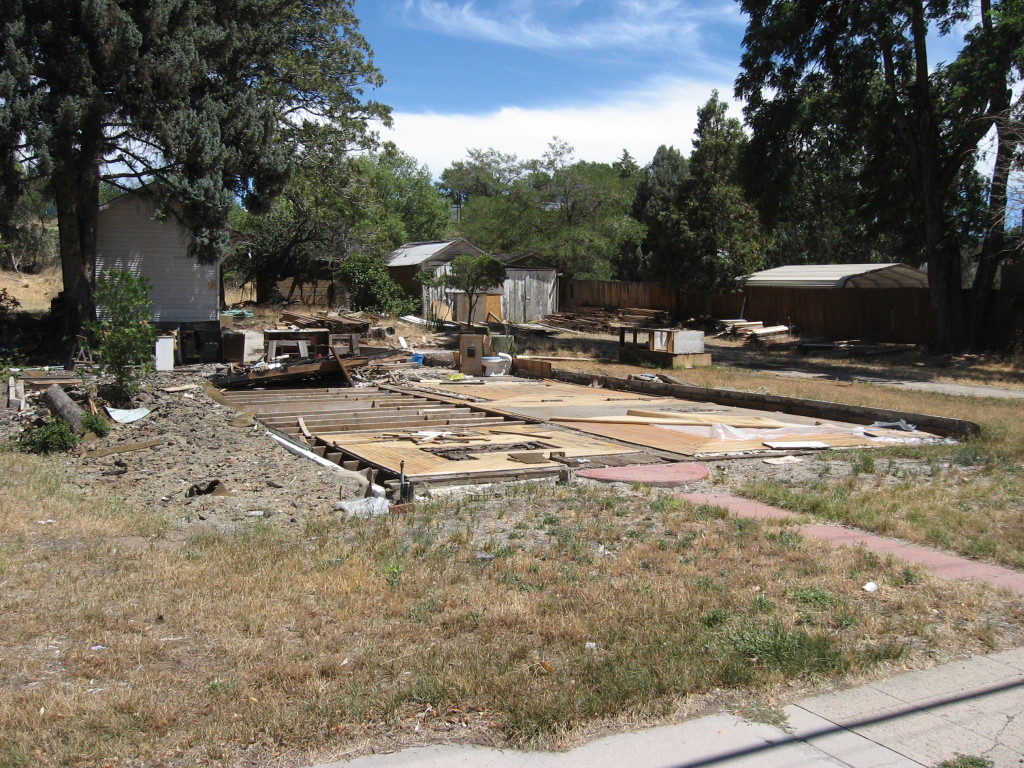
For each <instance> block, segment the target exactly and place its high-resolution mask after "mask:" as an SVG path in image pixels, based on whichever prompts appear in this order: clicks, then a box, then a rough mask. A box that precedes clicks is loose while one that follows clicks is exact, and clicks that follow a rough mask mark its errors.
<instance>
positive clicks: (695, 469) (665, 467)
mask: <svg viewBox="0 0 1024 768" xmlns="http://www.w3.org/2000/svg"><path fill="white" fill-rule="evenodd" d="M576 474H577V476H579V477H586V478H589V479H591V480H600V481H601V482H605V483H643V484H644V485H653V486H656V487H658V488H675V487H677V486H680V485H686V484H687V483H696V482H698V481H700V480H705V479H707V476H708V468H707V467H706V466H704V465H703V464H647V465H638V466H632V467H606V468H604V469H584V470H580V471H578V472H576Z"/></svg>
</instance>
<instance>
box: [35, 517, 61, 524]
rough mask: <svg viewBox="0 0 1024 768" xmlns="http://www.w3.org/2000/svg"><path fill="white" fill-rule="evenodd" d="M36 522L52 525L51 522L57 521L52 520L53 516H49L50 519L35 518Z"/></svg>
mask: <svg viewBox="0 0 1024 768" xmlns="http://www.w3.org/2000/svg"><path fill="white" fill-rule="evenodd" d="M36 522H37V523H38V524H39V525H53V524H54V523H56V522H57V521H56V520H54V519H53V518H52V517H51V518H50V519H48V520H36Z"/></svg>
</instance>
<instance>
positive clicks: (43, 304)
mask: <svg viewBox="0 0 1024 768" xmlns="http://www.w3.org/2000/svg"><path fill="white" fill-rule="evenodd" d="M63 285H64V281H63V279H62V278H61V274H60V267H57V266H55V267H50V268H48V269H46V270H44V271H43V272H40V273H39V274H38V275H22V274H18V273H17V272H8V271H6V270H0V288H6V289H7V292H8V293H9V294H10V295H11V296H13V297H14V298H16V299H17V300H18V301H19V302H20V303H21V306H20V307H19V309H20V310H21V311H24V312H49V311H50V301H51V300H52V299H54V298H56V296H57V294H58V293H60V291H61V288H62V287H63Z"/></svg>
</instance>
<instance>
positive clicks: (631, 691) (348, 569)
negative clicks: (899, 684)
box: [0, 452, 1024, 768]
mask: <svg viewBox="0 0 1024 768" xmlns="http://www.w3.org/2000/svg"><path fill="white" fill-rule="evenodd" d="M57 466H58V464H57V463H56V462H55V460H52V459H43V458H38V457H32V456H24V455H17V454H13V453H9V452H8V453H2V454H0V477H2V478H3V481H2V484H3V493H2V495H0V582H2V586H3V590H2V592H0V644H2V650H0V690H2V691H3V696H0V765H4V766H12V767H14V766H19V767H20V766H24V767H25V768H27V767H28V766H114V765H118V766H120V765H128V766H151V765H170V766H178V765H180V766H186V765H189V766H191V765H225V766H235V765H238V766H241V765H255V764H259V765H267V764H281V765H297V764H302V763H308V762H311V761H312V758H313V757H314V756H329V755H332V754H333V755H336V754H356V753H359V752H361V751H365V750H366V749H367V748H368V747H369V746H370V745H374V746H375V747H376V748H382V747H386V746H394V745H398V744H402V743H410V742H416V741H446V740H461V741H471V742H479V743H488V744H501V745H506V746H541V745H542V746H547V747H556V748H557V747H560V746H567V745H569V744H571V743H572V742H573V741H574V740H578V739H580V738H582V737H584V736H586V735H588V734H593V733H596V732H600V731H602V730H607V729H609V728H620V727H628V726H635V725H637V724H648V723H655V722H668V721H671V720H673V719H679V718H680V717H685V716H692V715H695V714H698V713H701V712H705V711H710V710H713V709H721V708H732V709H738V710H740V711H744V708H745V707H750V708H751V709H750V711H764V708H765V706H766V705H767V706H768V707H769V708H770V707H771V706H773V705H774V704H775V703H776V702H781V701H784V700H786V698H787V697H792V696H795V695H798V694H799V693H801V692H806V691H809V690H813V689H815V688H817V687H820V686H827V685H832V684H836V683H838V682H840V681H842V680H852V679H856V678H858V677H860V676H863V675H871V674H878V673H879V672H884V671H886V670H893V669H900V668H905V667H907V666H915V665H922V664H924V665H926V664H930V663H932V662H934V661H937V660H943V659H947V658H950V657H952V656H955V655H958V654H963V653H976V652H984V651H986V650H990V649H995V648H1001V647H1006V646H1008V645H1013V644H1016V643H1018V642H1019V641H1020V638H1021V636H1022V625H1024V614H1022V611H1021V609H1020V607H1019V600H1015V599H1012V598H1010V597H1009V596H1005V595H1000V594H998V593H996V592H995V591H993V590H990V589H987V588H983V587H980V586H978V585H964V584H952V583H948V582H937V581H934V580H932V579H931V578H929V577H928V576H927V575H926V574H924V573H923V572H921V571H920V570H918V569H916V568H913V567H908V566H906V565H905V564H903V563H899V562H892V561H887V560H882V559H880V558H878V557H876V556H874V555H871V554H870V553H867V552H864V551H862V550H856V549H855V550H838V551H833V550H830V549H828V548H827V547H826V546H824V545H821V544H819V543H817V542H813V541H805V540H803V539H802V538H801V537H800V536H799V535H798V534H796V533H795V531H793V530H792V529H791V528H787V527H785V526H779V525H774V524H762V523H759V522H756V521H751V520H740V519H732V518H728V517H726V516H725V515H724V513H723V512H722V511H721V510H718V509H715V508H707V507H693V506H691V505H688V504H685V503H682V502H681V501H679V500H678V499H677V498H675V497H674V496H672V495H671V494H668V493H662V492H658V491H650V490H647V489H642V488H635V489H632V490H631V491H630V492H628V493H618V494H617V493H615V492H614V491H613V490H612V488H611V487H609V486H600V485H584V484H579V485H569V486H559V485H553V484H536V483H523V484H512V485H508V486H506V487H504V488H500V489H490V490H483V491H479V492H477V493H476V494H475V495H470V496H459V497H455V496H452V497H445V498H440V499H437V500H434V501H430V502H426V503H422V504H419V505H418V506H417V508H416V510H415V512H413V513H410V514H408V515H406V516H403V517H394V518H390V519H378V520H365V521H355V522H342V521H339V520H338V519H336V518H326V517H325V518H323V519H321V520H318V521H313V522H310V523H307V524H306V526H305V528H304V530H300V531H295V532H290V531H289V530H288V529H280V528H278V529H273V528H270V527H269V526H261V525H258V524H257V525H256V526H255V527H251V528H248V529H247V530H245V531H240V532H238V533H234V534H232V533H220V534H200V535H195V536H192V537H191V538H189V539H187V540H185V541H178V540H176V539H172V538H169V537H168V536H167V533H168V525H167V523H166V522H165V521H164V520H163V519H161V517H160V516H159V515H157V514H155V513H154V514H144V513H140V512H138V511H137V510H132V509H127V508H125V507H124V506H122V505H121V504H120V503H119V502H118V501H117V500H114V499H107V498H103V497H101V496H94V495H87V496H84V495H82V494H81V493H80V492H78V491H77V489H76V488H75V486H74V485H71V484H67V483H65V482H64V480H65V478H64V477H62V476H61V475H60V474H58V473H57V472H56V467H57ZM72 510H73V514H71V513H70V512H71V511H72ZM51 519H58V520H61V521H62V522H61V524H60V527H59V528H58V527H57V526H55V525H53V524H48V523H46V522H45V521H47V520H51ZM867 581H875V582H877V583H878V584H880V585H881V589H880V590H879V591H878V592H876V593H873V594H872V593H868V592H865V591H864V590H863V589H862V586H863V584H864V583H865V582H867Z"/></svg>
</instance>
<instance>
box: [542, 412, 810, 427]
mask: <svg viewBox="0 0 1024 768" xmlns="http://www.w3.org/2000/svg"><path fill="white" fill-rule="evenodd" d="M551 420H552V421H558V422H582V423H585V424H595V423H596V424H679V425H685V426H709V425H711V424H727V425H728V426H730V427H753V428H757V429H773V428H778V427H791V426H793V422H785V421H779V420H778V419H770V418H768V417H767V416H756V415H750V414H747V413H689V414H687V413H671V412H670V413H659V412H657V411H642V410H633V409H630V410H629V411H628V412H627V413H626V415H625V416H591V417H587V418H579V417H575V418H574V417H571V416H555V417H553V418H552V419H551ZM569 426H572V424H571V423H570V424H569Z"/></svg>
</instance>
